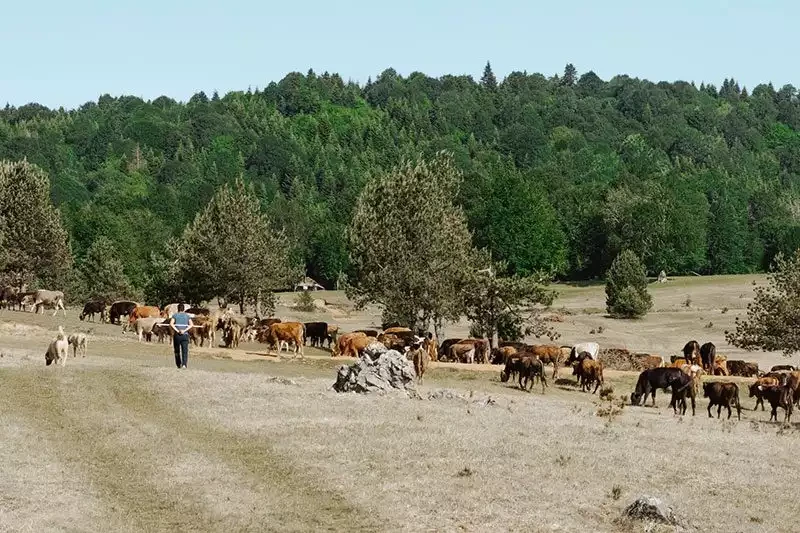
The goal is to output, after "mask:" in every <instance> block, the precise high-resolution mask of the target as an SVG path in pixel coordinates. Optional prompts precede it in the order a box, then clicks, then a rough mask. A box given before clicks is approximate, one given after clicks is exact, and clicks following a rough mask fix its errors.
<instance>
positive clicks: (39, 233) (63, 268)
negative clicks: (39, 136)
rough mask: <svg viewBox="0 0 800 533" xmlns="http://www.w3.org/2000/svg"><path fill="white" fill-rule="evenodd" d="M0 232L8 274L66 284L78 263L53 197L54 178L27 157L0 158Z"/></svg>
mask: <svg viewBox="0 0 800 533" xmlns="http://www.w3.org/2000/svg"><path fill="white" fill-rule="evenodd" d="M0 235H2V240H0V247H2V246H5V247H6V248H7V250H6V251H5V253H3V254H0V255H2V256H4V257H5V258H6V261H5V264H4V265H3V271H2V277H3V278H7V279H8V280H10V281H12V282H13V283H15V284H21V283H29V282H32V281H34V280H37V279H38V280H39V281H40V282H41V284H42V285H47V286H49V287H51V288H54V289H55V288H63V285H64V283H65V282H66V279H67V275H68V273H69V271H70V269H71V267H72V254H71V251H70V247H69V238H68V236H67V232H66V231H65V230H64V227H63V226H62V224H61V214H60V213H59V211H58V210H57V209H56V208H55V207H53V204H52V203H51V201H50V180H49V179H48V178H47V175H45V173H44V172H43V171H42V170H41V169H40V168H39V167H37V166H35V165H32V164H30V163H28V162H27V161H19V162H16V163H12V162H9V161H0Z"/></svg>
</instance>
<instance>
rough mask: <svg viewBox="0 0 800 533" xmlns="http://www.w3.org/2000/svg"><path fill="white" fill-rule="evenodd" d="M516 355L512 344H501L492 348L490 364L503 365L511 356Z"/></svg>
mask: <svg viewBox="0 0 800 533" xmlns="http://www.w3.org/2000/svg"><path fill="white" fill-rule="evenodd" d="M515 355H517V349H516V348H514V347H513V346H503V347H501V348H495V349H494V350H492V364H495V365H504V364H506V361H508V360H509V359H510V358H511V357H513V356H515Z"/></svg>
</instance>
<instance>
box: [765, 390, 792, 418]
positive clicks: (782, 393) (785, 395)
mask: <svg viewBox="0 0 800 533" xmlns="http://www.w3.org/2000/svg"><path fill="white" fill-rule="evenodd" d="M758 387H759V389H760V392H761V395H762V397H763V398H766V399H767V401H768V402H769V405H770V407H772V411H771V412H770V415H769V421H770V422H772V420H775V422H777V421H778V407H780V408H782V409H783V410H784V413H785V415H784V417H783V423H784V424H788V423H789V421H790V419H791V418H792V408H793V406H794V401H793V399H792V390H791V389H790V388H789V387H781V386H780V385H759V386H758ZM761 407H762V409H763V407H764V404H763V403H762V404H761Z"/></svg>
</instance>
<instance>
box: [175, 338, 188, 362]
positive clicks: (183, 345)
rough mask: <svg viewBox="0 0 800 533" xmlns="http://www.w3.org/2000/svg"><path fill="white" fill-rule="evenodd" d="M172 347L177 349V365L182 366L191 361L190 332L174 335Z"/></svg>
mask: <svg viewBox="0 0 800 533" xmlns="http://www.w3.org/2000/svg"><path fill="white" fill-rule="evenodd" d="M172 348H173V349H174V350H175V365H176V366H177V367H178V368H180V367H181V366H186V365H187V363H188V362H189V334H188V333H184V334H182V335H179V334H177V333H176V334H175V335H173V336H172Z"/></svg>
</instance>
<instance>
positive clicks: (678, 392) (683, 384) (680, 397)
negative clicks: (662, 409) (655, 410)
mask: <svg viewBox="0 0 800 533" xmlns="http://www.w3.org/2000/svg"><path fill="white" fill-rule="evenodd" d="M681 374H683V375H682V376H680V377H679V378H678V379H675V380H674V381H673V382H672V400H671V401H670V402H669V406H670V407H672V411H673V412H674V413H675V414H678V409H680V410H681V414H682V415H685V414H686V397H687V396H688V397H689V398H690V399H691V400H692V416H694V412H695V406H696V397H697V394H696V392H695V389H694V380H693V379H692V376H690V375H689V374H686V373H685V372H681Z"/></svg>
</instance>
